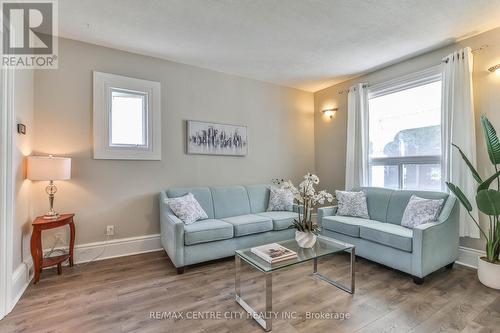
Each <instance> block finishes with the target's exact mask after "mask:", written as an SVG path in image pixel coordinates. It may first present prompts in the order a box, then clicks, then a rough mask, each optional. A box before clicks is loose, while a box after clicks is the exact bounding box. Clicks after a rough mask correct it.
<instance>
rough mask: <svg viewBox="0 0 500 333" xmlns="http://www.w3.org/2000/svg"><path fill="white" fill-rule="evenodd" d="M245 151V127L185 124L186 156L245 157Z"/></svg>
mask: <svg viewBox="0 0 500 333" xmlns="http://www.w3.org/2000/svg"><path fill="white" fill-rule="evenodd" d="M247 151H248V139H247V128H246V126H237V125H226V124H216V123H206V122H202V121H194V120H189V121H188V122H187V152H188V154H204V155H229V156H245V155H246V154H247Z"/></svg>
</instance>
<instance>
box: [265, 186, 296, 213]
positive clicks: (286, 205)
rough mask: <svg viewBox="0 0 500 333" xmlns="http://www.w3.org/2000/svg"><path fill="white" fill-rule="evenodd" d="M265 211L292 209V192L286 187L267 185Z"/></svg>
mask: <svg viewBox="0 0 500 333" xmlns="http://www.w3.org/2000/svg"><path fill="white" fill-rule="evenodd" d="M269 191H270V193H269V203H268V205H267V211H268V212H270V211H280V210H281V211H282V210H284V211H289V212H291V211H293V193H292V191H290V190H288V189H283V188H278V187H269Z"/></svg>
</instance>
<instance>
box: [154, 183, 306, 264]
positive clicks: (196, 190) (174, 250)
mask: <svg viewBox="0 0 500 333" xmlns="http://www.w3.org/2000/svg"><path fill="white" fill-rule="evenodd" d="M187 193H192V194H193V195H194V197H195V198H196V200H198V202H199V203H200V205H201V206H202V207H203V209H204V210H205V212H206V213H207V215H208V219H206V220H201V221H197V222H195V223H192V224H189V225H185V224H184V223H183V222H182V221H181V220H179V219H178V218H177V217H176V216H175V215H174V213H173V212H172V211H171V210H170V207H169V206H168V204H167V203H166V201H165V200H166V199H167V198H175V197H180V196H183V195H185V194H187ZM159 201H160V223H161V243H162V245H163V248H164V249H165V251H166V252H167V254H168V256H169V257H170V260H171V261H172V263H173V264H174V266H175V267H176V268H177V272H178V273H182V272H183V271H184V267H185V266H188V265H193V264H197V263H201V262H204V261H209V260H214V259H219V258H224V257H229V256H233V255H234V250H236V249H242V248H247V247H252V246H257V245H263V244H267V243H272V242H277V241H282V240H286V239H290V238H293V237H294V230H292V229H289V228H288V227H289V226H290V225H291V224H292V221H293V219H294V218H297V216H298V213H296V212H289V211H275V212H266V210H267V205H268V201H269V189H268V186H267V185H250V186H226V187H185V188H171V189H169V190H167V191H165V192H161V193H160V196H159ZM294 210H295V211H296V210H297V207H296V206H294Z"/></svg>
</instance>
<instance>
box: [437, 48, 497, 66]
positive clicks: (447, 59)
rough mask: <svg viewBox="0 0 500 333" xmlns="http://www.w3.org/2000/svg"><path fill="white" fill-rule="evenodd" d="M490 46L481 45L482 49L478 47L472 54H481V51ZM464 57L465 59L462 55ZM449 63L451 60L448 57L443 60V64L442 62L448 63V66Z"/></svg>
mask: <svg viewBox="0 0 500 333" xmlns="http://www.w3.org/2000/svg"><path fill="white" fill-rule="evenodd" d="M488 46H489V45H481V46H480V47H478V48H475V49H472V50H471V52H472V53H476V52H479V51H481V50H484V49H485V48H487V47H488ZM462 57H463V53H462ZM448 61H449V58H448V57H447V58H446V59H443V60H441V62H442V63H446V64H447V63H448Z"/></svg>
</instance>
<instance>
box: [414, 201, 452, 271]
mask: <svg viewBox="0 0 500 333" xmlns="http://www.w3.org/2000/svg"><path fill="white" fill-rule="evenodd" d="M458 210H459V206H458V203H457V201H456V199H455V198H452V197H449V198H448V200H447V201H446V204H445V206H444V207H443V209H442V211H441V214H440V216H439V218H438V220H437V221H435V222H430V223H424V224H421V225H419V226H417V227H415V228H414V229H413V260H412V266H413V267H412V271H413V275H415V276H417V277H424V276H426V275H427V274H430V273H432V272H434V271H435V270H438V269H439V268H441V267H444V266H446V265H447V264H450V263H452V262H454V261H455V260H456V259H457V257H458V246H459V240H460V238H459V224H458V223H459V222H458Z"/></svg>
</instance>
